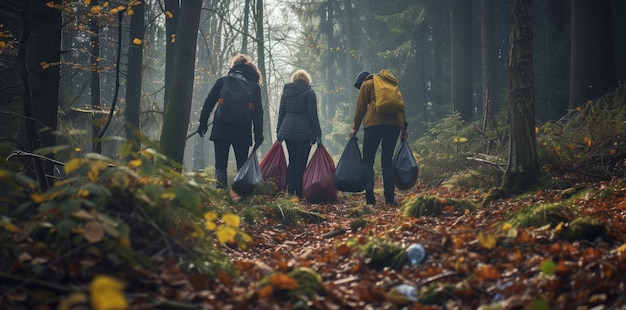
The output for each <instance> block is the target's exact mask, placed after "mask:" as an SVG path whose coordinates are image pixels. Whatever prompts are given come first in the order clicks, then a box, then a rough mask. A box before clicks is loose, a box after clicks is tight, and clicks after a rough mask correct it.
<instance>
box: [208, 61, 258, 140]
mask: <svg viewBox="0 0 626 310" xmlns="http://www.w3.org/2000/svg"><path fill="white" fill-rule="evenodd" d="M235 70H239V71H241V72H242V73H243V75H244V76H245V77H246V80H248V82H249V83H250V84H251V85H252V103H253V104H254V109H253V111H252V118H251V122H250V123H248V124H247V125H245V124H244V125H238V124H230V123H224V122H221V121H220V120H215V119H214V121H213V128H212V129H211V136H210V140H211V141H215V140H228V141H231V142H244V141H247V142H248V145H252V125H254V135H255V136H263V104H262V101H261V87H260V86H259V78H258V76H257V73H256V71H255V70H254V69H253V68H252V67H250V66H248V65H246V64H237V65H235V66H234V67H232V68H231V69H230V70H229V71H228V73H231V72H233V71H235ZM226 78H227V76H223V77H220V78H219V79H217V81H215V84H214V85H213V88H211V91H209V95H208V96H207V98H206V100H205V101H204V105H203V106H202V112H201V113H200V123H201V124H202V123H207V122H208V120H209V114H211V111H213V109H214V108H215V105H216V104H217V100H218V99H219V97H220V91H221V90H222V84H224V81H225V79H226Z"/></svg>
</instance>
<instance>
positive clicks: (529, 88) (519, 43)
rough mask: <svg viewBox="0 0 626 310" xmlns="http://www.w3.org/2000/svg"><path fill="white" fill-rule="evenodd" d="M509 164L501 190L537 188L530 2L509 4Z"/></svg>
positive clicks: (520, 0) (510, 0) (537, 172)
mask: <svg viewBox="0 0 626 310" xmlns="http://www.w3.org/2000/svg"><path fill="white" fill-rule="evenodd" d="M509 20H510V25H511V34H510V46H511V47H510V51H509V55H510V60H509V69H510V74H509V97H510V99H509V100H510V102H509V135H510V137H509V162H508V165H507V169H506V173H505V177H504V180H503V183H502V188H503V189H504V190H505V191H512V190H514V189H519V190H524V189H528V188H531V187H533V186H535V185H536V184H535V183H536V181H537V177H538V174H539V164H538V159H537V144H536V137H535V106H534V101H533V59H532V23H531V0H509Z"/></svg>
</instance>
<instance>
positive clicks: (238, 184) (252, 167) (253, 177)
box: [231, 149, 263, 196]
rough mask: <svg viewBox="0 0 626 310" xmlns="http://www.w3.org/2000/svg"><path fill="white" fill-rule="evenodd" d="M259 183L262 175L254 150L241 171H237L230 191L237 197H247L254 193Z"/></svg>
mask: <svg viewBox="0 0 626 310" xmlns="http://www.w3.org/2000/svg"><path fill="white" fill-rule="evenodd" d="M261 182H263V174H261V167H260V166H259V157H258V156H257V155H256V149H254V150H252V153H251V154H250V156H248V159H246V162H245V163H244V164H243V166H241V169H239V171H237V175H236V176H235V179H233V185H232V186H231V189H232V190H233V191H234V192H235V193H237V194H238V195H239V196H249V195H252V194H253V193H254V188H255V187H256V186H257V185H259V184H260V183H261Z"/></svg>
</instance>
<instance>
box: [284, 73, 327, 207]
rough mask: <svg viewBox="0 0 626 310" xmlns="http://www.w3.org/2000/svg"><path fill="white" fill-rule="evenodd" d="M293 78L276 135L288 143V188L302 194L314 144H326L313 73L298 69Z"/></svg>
mask: <svg viewBox="0 0 626 310" xmlns="http://www.w3.org/2000/svg"><path fill="white" fill-rule="evenodd" d="M291 81H292V82H291V83H287V84H285V86H284V88H283V94H282V96H281V98H280V108H279V110H278V124H277V126H276V136H277V137H278V141H285V144H287V153H288V154H289V166H288V167H287V191H288V192H289V193H290V194H295V195H297V196H298V197H299V198H302V175H303V174H304V170H305V168H306V164H307V160H308V159H309V153H310V151H311V145H312V144H313V143H317V144H318V145H321V144H322V129H321V128H320V122H319V118H318V116H317V96H316V95H315V91H314V90H313V88H311V76H310V75H309V73H307V72H306V71H305V70H298V71H296V72H295V73H294V74H293V76H292V77H291Z"/></svg>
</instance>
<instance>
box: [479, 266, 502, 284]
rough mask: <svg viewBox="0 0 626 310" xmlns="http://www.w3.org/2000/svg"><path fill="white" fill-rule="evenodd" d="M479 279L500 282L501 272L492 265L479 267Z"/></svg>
mask: <svg viewBox="0 0 626 310" xmlns="http://www.w3.org/2000/svg"><path fill="white" fill-rule="evenodd" d="M478 277H480V278H481V279H483V280H498V279H500V271H498V269H496V267H494V266H492V265H486V264H481V265H479V266H478Z"/></svg>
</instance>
